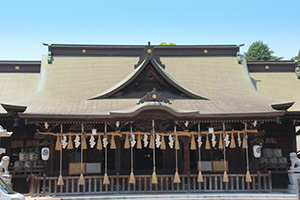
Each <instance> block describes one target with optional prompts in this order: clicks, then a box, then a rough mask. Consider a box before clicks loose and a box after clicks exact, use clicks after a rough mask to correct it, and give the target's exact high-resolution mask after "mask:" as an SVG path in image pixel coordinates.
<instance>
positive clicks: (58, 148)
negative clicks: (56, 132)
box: [55, 136, 61, 151]
mask: <svg viewBox="0 0 300 200" xmlns="http://www.w3.org/2000/svg"><path fill="white" fill-rule="evenodd" d="M55 150H56V151H60V150H61V142H60V139H59V136H57V137H56V144H55Z"/></svg>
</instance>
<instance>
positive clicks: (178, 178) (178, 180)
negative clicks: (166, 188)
mask: <svg viewBox="0 0 300 200" xmlns="http://www.w3.org/2000/svg"><path fill="white" fill-rule="evenodd" d="M174 183H181V180H180V177H179V173H178V168H176V172H175V176H174Z"/></svg>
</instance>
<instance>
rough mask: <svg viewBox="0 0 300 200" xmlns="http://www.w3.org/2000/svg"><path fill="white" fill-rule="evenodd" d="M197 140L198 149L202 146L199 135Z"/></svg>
mask: <svg viewBox="0 0 300 200" xmlns="http://www.w3.org/2000/svg"><path fill="white" fill-rule="evenodd" d="M197 142H198V148H199V149H200V148H201V146H202V137H201V136H199V137H198V139H197Z"/></svg>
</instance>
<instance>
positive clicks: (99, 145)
mask: <svg viewBox="0 0 300 200" xmlns="http://www.w3.org/2000/svg"><path fill="white" fill-rule="evenodd" d="M102 148H103V147H102V141H101V135H99V136H98V141H97V149H98V150H102Z"/></svg>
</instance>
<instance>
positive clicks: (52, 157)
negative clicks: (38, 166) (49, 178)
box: [47, 137, 55, 175]
mask: <svg viewBox="0 0 300 200" xmlns="http://www.w3.org/2000/svg"><path fill="white" fill-rule="evenodd" d="M54 154H55V140H54V138H53V137H51V146H50V160H48V161H47V162H48V163H47V164H48V165H49V167H50V175H52V173H53V172H54V165H55V161H54V157H55V156H54Z"/></svg>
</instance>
